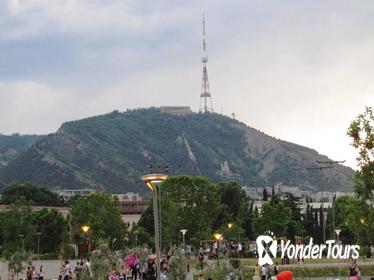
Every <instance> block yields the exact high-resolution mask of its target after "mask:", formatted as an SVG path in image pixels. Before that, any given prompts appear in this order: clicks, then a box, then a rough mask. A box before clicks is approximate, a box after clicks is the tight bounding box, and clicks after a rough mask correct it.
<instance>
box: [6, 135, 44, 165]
mask: <svg viewBox="0 0 374 280" xmlns="http://www.w3.org/2000/svg"><path fill="white" fill-rule="evenodd" d="M42 137H43V136H40V135H19V134H12V135H3V134H0V167H1V166H5V165H7V164H8V162H10V161H11V160H13V159H15V158H16V157H17V156H19V155H20V154H21V153H23V152H25V151H26V150H27V149H28V148H29V147H31V146H32V145H33V144H34V143H35V142H36V141H38V140H40V139H41V138H42Z"/></svg>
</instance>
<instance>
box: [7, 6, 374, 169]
mask: <svg viewBox="0 0 374 280" xmlns="http://www.w3.org/2000/svg"><path fill="white" fill-rule="evenodd" d="M203 12H205V15H206V21H207V24H206V30H207V50H208V54H209V64H208V72H209V80H210V86H211V93H212V100H213V105H214V108H215V110H216V111H217V112H221V110H223V112H224V114H230V113H232V112H235V113H236V115H237V118H238V119H239V120H241V121H243V122H245V123H246V124H248V125H249V126H252V127H255V128H257V129H259V130H261V131H264V132H266V133H267V134H270V135H272V136H275V137H277V138H281V139H284V140H288V141H291V142H295V143H298V144H301V145H305V146H308V147H311V148H314V149H316V150H317V151H319V152H320V153H322V154H326V155H328V156H329V157H331V158H332V159H334V160H342V159H345V160H347V164H348V165H350V166H352V167H355V157H356V153H355V151H354V150H353V149H352V148H351V147H350V139H349V138H348V137H347V136H346V130H347V127H348V126H349V123H350V122H351V121H352V120H353V119H354V118H355V116H357V115H358V114H359V113H360V112H362V111H363V110H364V107H365V106H372V105H373V101H374V100H373V99H374V95H373V91H374V79H373V76H374V34H373V29H374V16H373V14H374V1H354V0H352V1H343V0H336V1H326V0H322V1H316V0H313V1H300V0H294V1H286V0H282V1H278V0H274V1H263V0H259V1H227V0H225V1H224V0H222V1H185V0H184V1H170V0H169V1H156V0H149V1H140V0H138V1H133V0H132V1H124V0H80V1H79V0H53V1H51V0H1V1H0V112H1V115H0V116H1V118H0V132H1V133H5V134H10V133H14V132H20V133H39V134H40V133H50V132H54V131H56V130H57V129H58V128H59V126H60V125H61V124H62V123H63V122H65V121H69V120H76V119H80V118H84V117H88V116H92V115H97V114H103V113H108V112H110V111H113V110H120V111H122V110H126V109H128V108H139V107H149V106H160V105H188V106H191V108H192V109H193V110H195V111H197V110H198V106H199V94H200V88H201V72H202V66H201V61H200V57H201V47H202V44H201V21H202V18H201V17H202V13H203Z"/></svg>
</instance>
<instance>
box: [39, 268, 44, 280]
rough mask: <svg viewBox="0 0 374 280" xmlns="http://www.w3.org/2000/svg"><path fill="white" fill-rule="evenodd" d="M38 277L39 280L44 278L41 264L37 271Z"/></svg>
mask: <svg viewBox="0 0 374 280" xmlns="http://www.w3.org/2000/svg"><path fill="white" fill-rule="evenodd" d="M38 277H39V278H38V279H39V280H44V268H43V266H42V265H41V266H40V268H39V273H38Z"/></svg>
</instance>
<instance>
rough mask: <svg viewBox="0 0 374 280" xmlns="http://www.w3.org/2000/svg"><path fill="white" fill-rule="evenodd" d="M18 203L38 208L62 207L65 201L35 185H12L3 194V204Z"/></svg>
mask: <svg viewBox="0 0 374 280" xmlns="http://www.w3.org/2000/svg"><path fill="white" fill-rule="evenodd" d="M17 201H24V202H27V203H28V204H29V205H36V206H62V205H64V202H63V200H62V199H61V198H60V197H58V195H57V194H55V193H53V192H51V191H50V190H49V189H47V188H43V187H40V186H38V185H35V184H33V183H26V184H11V185H9V186H8V187H6V188H5V189H4V190H3V192H2V193H1V203H2V204H12V203H15V202H17Z"/></svg>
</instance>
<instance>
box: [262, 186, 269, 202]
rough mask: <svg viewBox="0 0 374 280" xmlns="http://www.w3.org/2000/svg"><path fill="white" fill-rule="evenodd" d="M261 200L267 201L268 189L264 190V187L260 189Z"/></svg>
mask: <svg viewBox="0 0 374 280" xmlns="http://www.w3.org/2000/svg"><path fill="white" fill-rule="evenodd" d="M262 200H263V201H268V191H267V190H266V188H264V189H263V191H262Z"/></svg>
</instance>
